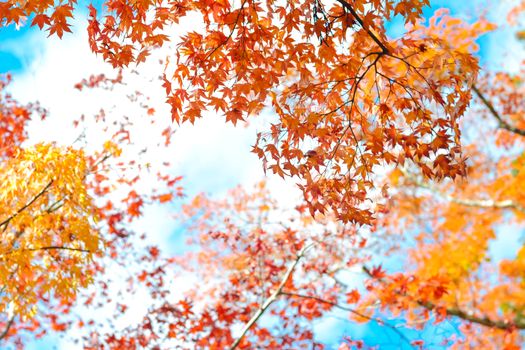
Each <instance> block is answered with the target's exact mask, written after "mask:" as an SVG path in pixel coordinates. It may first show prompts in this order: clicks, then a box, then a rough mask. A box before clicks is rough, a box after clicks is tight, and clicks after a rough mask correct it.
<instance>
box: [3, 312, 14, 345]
mask: <svg viewBox="0 0 525 350" xmlns="http://www.w3.org/2000/svg"><path fill="white" fill-rule="evenodd" d="M14 320H15V316H12V317H11V318H10V319H9V321H7V324H6V325H5V328H4V330H3V331H2V333H0V340H2V339H4V338H5V337H6V336H7V333H9V330H10V329H11V326H12V325H13V322H14Z"/></svg>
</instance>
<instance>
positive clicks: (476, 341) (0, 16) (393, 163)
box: [0, 0, 525, 350]
mask: <svg viewBox="0 0 525 350" xmlns="http://www.w3.org/2000/svg"><path fill="white" fill-rule="evenodd" d="M430 5H431V4H430V2H429V1H427V0H398V1H390V0H389V1H376V0H352V1H350V0H336V1H321V0H302V1H275V0H266V1H257V0H241V1H233V2H230V1H228V0H220V1H211V0H202V1H189V0H165V1H149V0H145V1H126V0H107V1H104V2H103V6H102V7H97V6H95V5H89V6H88V9H87V12H88V15H87V17H88V18H87V23H88V24H87V31H88V35H89V45H90V48H91V50H92V51H93V52H94V53H96V54H98V55H99V56H100V57H101V59H103V60H105V61H106V62H108V63H110V64H111V65H112V66H113V67H114V68H115V74H114V75H113V76H112V77H108V76H106V75H93V76H91V77H86V79H84V80H83V81H80V82H78V84H77V85H75V88H76V89H77V90H79V91H81V92H82V93H86V94H88V93H89V92H90V91H91V90H93V89H102V90H104V91H105V93H107V94H113V93H114V91H113V88H114V87H115V86H119V87H120V86H123V88H124V89H126V88H129V90H130V91H131V92H130V94H129V99H130V103H135V104H137V109H138V110H140V113H139V114H140V117H139V116H138V117H137V118H151V119H153V120H155V118H161V116H158V115H156V106H151V105H149V104H148V102H147V98H146V99H145V97H144V96H147V94H148V92H147V91H137V89H136V88H135V87H133V86H127V81H126V77H129V75H132V74H138V75H140V74H141V73H140V64H142V63H144V62H146V61H147V60H148V56H150V55H151V54H152V53H154V52H157V51H158V50H166V49H167V50H168V51H162V52H168V54H166V55H167V56H166V57H165V59H163V60H162V61H161V63H162V73H161V76H160V78H159V81H158V84H159V85H161V86H162V88H163V90H164V92H165V95H166V103H167V104H168V106H169V108H170V109H171V121H172V122H173V124H174V125H173V127H174V128H176V125H180V124H183V123H186V124H188V123H189V124H193V123H195V121H196V120H198V119H199V118H201V117H202V116H203V115H204V114H205V113H210V112H213V113H215V114H217V115H218V116H221V117H222V118H224V119H225V121H226V122H228V123H232V124H233V125H240V124H245V123H250V122H251V121H252V120H255V118H257V117H259V116H260V115H261V114H263V112H267V111H269V112H270V114H271V118H270V120H269V121H268V123H267V124H266V129H265V130H263V131H261V132H259V133H258V134H257V135H254V146H253V149H252V151H253V152H254V153H255V154H256V155H257V157H258V158H260V160H261V166H262V168H263V169H264V173H265V174H268V175H270V174H276V175H278V176H280V177H282V178H283V179H284V180H283V181H288V182H291V183H294V184H297V186H298V187H299V189H300V191H301V192H302V198H300V199H299V202H298V203H297V205H296V206H295V207H291V208H287V207H283V205H282V204H281V203H279V202H278V201H277V200H275V199H274V198H273V197H272V191H271V189H270V188H268V186H267V185H266V183H265V182H264V181H262V182H257V183H256V184H255V186H254V188H248V189H246V188H241V187H236V188H235V189H233V190H231V192H229V193H228V195H227V196H225V198H224V199H221V198H215V197H213V196H207V195H204V194H202V195H198V196H196V197H195V198H193V199H188V200H187V201H185V202H184V204H182V207H181V209H180V210H177V211H176V213H175V216H176V217H177V220H178V221H179V222H181V223H182V224H183V228H184V233H183V234H184V235H185V237H187V242H186V243H184V248H185V251H186V252H185V253H184V254H181V255H173V256H170V255H168V254H167V253H166V252H163V251H162V249H161V248H160V247H156V246H152V245H149V244H147V241H148V239H147V237H148V233H147V232H146V233H145V234H144V235H140V234H137V233H135V232H134V231H133V229H132V227H133V225H132V224H133V223H134V222H135V220H137V219H138V218H139V217H140V216H141V215H142V212H143V209H144V207H145V206H147V205H148V204H150V203H159V204H162V205H169V204H171V203H172V202H173V200H175V199H177V198H181V197H183V190H182V188H181V187H180V186H179V182H180V181H181V177H180V176H177V175H173V174H171V173H170V172H169V168H167V169H166V171H165V172H158V173H156V174H155V176H154V180H150V181H154V182H155V186H154V187H155V188H154V190H153V191H149V192H147V191H144V190H143V187H142V186H141V185H140V181H141V179H144V178H146V176H147V175H146V174H147V173H148V169H149V167H150V165H149V162H148V159H147V157H146V156H144V157H141V156H140V154H142V152H141V153H140V154H133V152H134V150H133V148H132V147H131V145H133V141H134V140H133V136H132V135H131V134H130V128H132V125H133V124H134V123H135V122H137V121H138V119H136V120H134V119H130V118H128V117H124V116H122V118H117V119H115V120H113V119H111V118H110V117H109V116H106V114H105V112H104V111H103V110H102V111H101V112H100V114H98V115H96V116H95V118H94V119H95V120H96V121H97V124H96V125H98V126H99V127H101V128H103V129H104V130H105V132H106V136H107V140H103V141H102V142H101V143H100V144H99V145H96V146H95V147H94V148H93V147H89V148H88V147H86V140H84V143H82V142H80V143H79V144H73V145H71V146H69V147H60V146H57V145H55V144H37V145H31V146H30V145H29V144H27V142H26V132H25V127H26V125H27V123H29V122H30V120H31V118H36V117H37V116H39V117H45V114H46V112H45V110H43V109H42V108H41V107H39V106H38V105H27V106H23V105H20V104H19V103H17V102H16V101H15V100H14V99H13V98H12V97H11V96H10V95H9V94H8V93H7V92H6V91H7V90H6V85H7V84H8V83H9V79H10V78H9V77H6V78H4V80H3V81H2V83H1V85H0V130H1V133H2V137H1V138H0V161H1V162H2V169H1V170H0V188H1V190H0V204H1V205H0V230H1V232H2V237H3V240H2V245H1V248H0V249H1V252H0V256H1V257H2V265H1V266H0V283H1V286H0V287H1V288H2V293H1V294H0V312H1V313H2V315H3V316H2V317H3V318H2V320H3V323H4V331H3V333H1V334H0V338H1V339H2V340H3V341H4V342H6V344H8V343H12V344H16V345H17V346H18V347H23V346H24V344H25V343H26V342H27V341H28V339H31V337H35V336H37V337H40V336H43V335H44V334H46V333H47V332H49V331H50V330H53V331H55V332H64V333H65V334H68V333H67V331H68V330H69V329H71V328H72V327H74V326H80V328H81V329H82V332H83V333H82V335H81V336H80V337H81V338H82V339H78V340H79V341H81V344H82V346H83V347H84V348H86V349H140V348H151V349H168V348H196V349H236V348H242V349H298V348H314V349H322V348H329V347H330V346H332V345H334V344H337V346H338V348H339V349H343V350H344V349H352V348H358V349H360V348H365V347H368V346H370V347H374V346H376V345H384V344H382V342H381V339H376V340H375V341H372V342H370V343H368V342H367V341H365V340H366V339H354V338H353V337H351V336H350V334H348V336H345V334H343V336H342V337H341V336H340V335H337V336H336V335H334V337H338V338H335V339H332V340H331V342H330V343H327V342H326V341H325V340H320V339H319V334H316V332H315V329H314V328H315V327H314V325H315V324H316V322H323V321H325V320H326V319H327V318H328V317H330V316H331V315H334V314H337V315H343V317H344V319H345V320H346V321H347V322H348V324H349V325H350V326H349V327H351V326H352V325H354V326H356V325H357V327H359V325H362V324H366V325H368V326H369V327H371V328H370V329H371V330H372V331H375V330H377V329H382V330H383V331H384V332H386V334H388V335H389V336H391V337H394V339H396V342H397V343H396V344H397V345H399V347H414V348H431V347H432V346H434V345H433V344H434V343H439V344H440V346H442V347H446V348H458V349H459V348H465V349H470V348H487V349H519V348H521V347H522V346H523V344H524V339H523V330H524V329H525V314H524V313H525V289H524V278H525V248H524V247H510V244H508V243H506V244H507V245H509V246H505V248H504V250H506V251H507V250H508V251H509V254H504V256H503V257H501V256H498V255H497V254H495V253H494V248H492V247H493V246H494V245H495V244H497V243H498V242H500V243H499V244H501V241H502V240H503V242H507V241H506V240H505V237H506V236H516V233H514V232H512V231H513V230H518V229H519V228H520V227H521V225H522V224H523V219H524V218H525V216H524V213H525V192H524V188H525V187H524V185H523V182H522V181H521V180H522V178H524V179H525V156H524V154H525V153H524V151H525V148H524V147H525V145H524V137H525V121H524V118H523V113H524V111H525V105H524V101H525V96H524V95H525V89H524V84H523V81H524V80H523V79H524V78H523V74H524V72H523V70H520V71H514V72H510V71H507V70H504V69H501V70H489V69H487V68H484V67H482V66H481V65H480V62H479V54H478V41H479V40H478V39H479V38H480V37H481V36H483V35H486V34H488V35H490V34H489V33H490V32H491V31H493V30H496V29H497V28H498V25H505V26H506V27H505V28H506V29H505V30H513V31H515V32H516V35H517V37H518V38H522V37H523V31H520V30H519V29H516V28H518V25H519V23H520V21H522V19H523V18H522V15H523V10H524V9H525V5H524V4H523V3H519V2H516V4H515V6H513V7H512V8H511V9H510V11H507V12H506V13H505V14H506V16H507V18H506V23H492V22H491V21H489V20H488V19H486V18H485V17H484V16H482V15H480V16H479V18H477V19H476V20H475V21H474V20H473V21H466V20H464V19H459V18H455V17H453V16H452V15H451V14H450V13H449V11H447V10H446V9H439V10H436V11H435V12H434V13H433V15H432V16H431V17H430V18H425V16H424V15H423V14H424V10H425V9H427V8H429V6H430ZM78 7H79V5H78V4H77V2H76V1H61V2H55V1H34V0H29V1H24V2H20V1H14V0H8V1H4V2H3V3H1V4H0V23H1V24H2V25H3V26H8V25H11V24H17V25H23V24H24V23H26V24H27V25H32V26H36V27H38V28H39V29H41V30H46V31H47V32H48V33H49V35H57V36H58V37H62V36H63V35H65V33H66V32H71V26H70V24H71V22H72V20H73V18H74V17H77V16H81V14H80V12H78ZM427 17H428V16H427ZM395 19H401V20H402V22H403V24H404V26H405V29H404V31H403V32H402V34H400V35H398V36H393V35H392V34H391V33H390V31H389V28H390V26H391V25H392V22H393V21H394V20H395ZM185 21H186V22H187V21H190V22H191V23H192V24H194V27H192V28H183V29H184V30H183V29H180V30H179V32H178V33H179V35H178V36H176V35H173V28H178V27H177V26H178V25H179V24H180V23H182V22H184V23H186V22H185ZM517 61H519V62H520V63H521V64H522V63H523V58H522V57H519V58H518V59H517ZM135 65H138V67H139V68H137V70H134V69H131V68H128V66H133V67H134V66H135ZM144 99H145V100H144ZM137 101H138V103H137ZM145 101H146V102H145ZM75 124H76V125H77V127H78V128H79V129H81V128H82V127H85V125H86V117H85V116H83V117H82V118H80V119H79V120H77V121H75ZM111 125H112V126H111ZM110 126H111V127H110ZM172 134H173V130H172V129H171V127H169V128H166V129H164V130H163V131H162V133H161V135H159V139H163V142H161V143H159V145H157V146H156V147H166V146H168V145H169V144H170V140H171V135H172ZM79 145H80V146H79ZM82 145H84V146H82ZM88 149H89V150H88ZM164 165H165V166H166V167H169V164H167V163H166V164H164ZM191 180H192V179H187V180H186V181H191ZM177 202H178V204H180V203H181V202H182V200H180V201H177ZM502 237H504V238H502ZM511 240H512V239H511ZM514 241H516V242H517V240H515V239H514ZM520 245H521V243H520ZM118 269H123V271H125V272H126V278H125V280H122V278H120V277H119V276H116V273H110V272H112V271H117V270H118ZM119 278H120V279H119ZM188 281H190V282H191V283H187V282H188ZM88 286H91V287H90V288H88ZM110 286H113V287H110ZM130 295H131V296H138V298H141V303H142V304H144V305H142V306H143V307H144V308H145V309H147V311H145V312H144V315H143V317H142V318H140V319H139V321H137V322H134V323H133V324H131V325H130V324H126V325H125V326H122V327H116V326H109V327H105V326H104V322H100V320H95V319H94V318H93V317H92V316H86V315H83V314H82V313H80V314H79V315H75V314H74V312H72V310H73V309H74V307H75V305H77V306H78V305H83V306H84V307H86V308H88V309H91V310H100V312H102V310H103V311H104V312H105V314H104V315H105V316H104V317H106V318H107V320H110V321H109V322H106V325H107V324H108V323H109V324H113V322H118V320H123V319H126V318H127V317H129V315H130V313H131V312H134V311H133V310H130V309H133V307H134V305H132V303H131V302H125V301H120V299H122V300H129V298H128V297H129V296H130ZM144 295H147V296H148V298H146V299H144ZM126 296H128V297H126ZM126 298H128V299H126ZM447 325H448V326H447ZM450 325H452V326H450ZM447 327H448V328H447ZM450 327H452V328H453V330H451V328H450ZM441 328H443V329H444V331H443V332H441V333H439V334H437V332H436V333H435V334H434V335H431V336H429V335H428V333H426V331H428V330H433V329H434V330H436V329H441ZM334 334H339V333H334ZM378 338H380V337H378ZM368 340H370V339H368ZM385 346H387V345H385Z"/></svg>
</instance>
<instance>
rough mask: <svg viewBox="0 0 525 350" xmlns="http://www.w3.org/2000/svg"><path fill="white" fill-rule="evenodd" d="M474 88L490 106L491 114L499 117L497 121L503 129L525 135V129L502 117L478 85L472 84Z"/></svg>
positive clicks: (480, 97)
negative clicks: (511, 123)
mask: <svg viewBox="0 0 525 350" xmlns="http://www.w3.org/2000/svg"><path fill="white" fill-rule="evenodd" d="M472 90H473V91H474V92H475V93H476V95H477V96H478V97H479V99H480V100H481V102H483V104H484V105H485V106H486V107H487V108H488V110H489V111H490V114H492V116H493V117H494V118H496V119H497V121H498V123H499V126H500V127H501V128H503V129H505V130H507V131H510V132H512V133H514V134H517V135H520V136H525V130H523V129H520V128H517V127H515V126H513V125H510V124H509V123H508V122H507V121H506V120H504V119H503V118H502V117H501V115H500V114H499V113H498V111H496V108H495V107H494V105H493V104H492V102H490V101H489V100H488V99H487V98H486V97H485V95H483V93H482V92H481V91H480V90H479V89H478V87H477V86H476V85H472Z"/></svg>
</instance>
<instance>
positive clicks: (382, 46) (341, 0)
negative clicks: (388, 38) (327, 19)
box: [337, 0, 390, 53]
mask: <svg viewBox="0 0 525 350" xmlns="http://www.w3.org/2000/svg"><path fill="white" fill-rule="evenodd" d="M337 2H338V3H340V4H341V5H343V7H344V8H345V9H346V10H348V12H350V13H351V14H352V16H353V17H354V18H355V20H356V21H357V22H358V23H359V25H360V26H361V28H363V29H364V30H365V31H366V33H367V34H368V35H369V36H370V37H371V38H372V40H374V41H375V42H376V44H377V45H378V46H379V47H380V48H381V50H383V53H390V50H389V49H388V48H387V47H386V45H385V44H384V43H383V42H382V41H381V40H380V39H379V38H378V37H377V36H376V35H375V34H374V33H373V32H372V31H371V30H370V28H369V27H368V25H367V24H366V23H365V22H364V21H363V20H362V19H361V17H359V15H358V14H357V12H355V10H354V8H353V7H352V5H350V4H349V3H348V2H346V1H345V0H337Z"/></svg>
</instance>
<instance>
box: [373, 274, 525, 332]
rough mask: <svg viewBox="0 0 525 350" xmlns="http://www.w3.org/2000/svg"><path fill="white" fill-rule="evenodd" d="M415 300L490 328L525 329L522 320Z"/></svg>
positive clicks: (433, 308) (430, 308) (421, 304)
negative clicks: (476, 313)
mask: <svg viewBox="0 0 525 350" xmlns="http://www.w3.org/2000/svg"><path fill="white" fill-rule="evenodd" d="M363 271H364V272H365V273H366V274H367V275H368V276H369V277H371V278H373V279H376V280H378V281H380V282H382V283H386V282H385V281H384V280H383V279H380V278H376V277H374V275H373V274H372V272H371V271H370V269H368V268H367V267H366V266H363ZM403 296H406V295H403ZM415 302H416V303H417V304H418V305H420V306H422V307H424V308H425V309H427V310H430V311H432V310H435V309H437V308H442V310H444V311H445V313H446V314H447V315H448V316H454V317H458V318H461V319H462V320H465V321H468V322H471V323H476V324H479V325H481V326H485V327H489V328H497V329H501V330H504V331H511V330H514V329H525V322H524V321H521V320H518V319H516V320H514V321H513V322H511V321H502V320H494V319H491V318H489V317H488V316H475V315H473V314H471V313H469V312H466V311H464V310H461V309H459V308H448V307H441V306H439V305H436V304H434V303H432V302H429V301H422V300H415Z"/></svg>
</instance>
